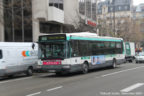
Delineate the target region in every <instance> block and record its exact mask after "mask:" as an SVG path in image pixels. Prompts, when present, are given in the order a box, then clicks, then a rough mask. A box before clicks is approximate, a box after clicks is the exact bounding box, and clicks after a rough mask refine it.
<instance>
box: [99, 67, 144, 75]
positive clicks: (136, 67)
mask: <svg viewBox="0 0 144 96" xmlns="http://www.w3.org/2000/svg"><path fill="white" fill-rule="evenodd" d="M143 67H144V66H141V67H136V68H131V69H127V70H122V71H118V72H114V73H110V74H105V75H102V76H101V77H106V76H110V75H115V74H118V73H122V72H127V71H131V70H135V69H139V68H143Z"/></svg>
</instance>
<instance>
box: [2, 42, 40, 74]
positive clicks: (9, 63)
mask: <svg viewBox="0 0 144 96" xmlns="http://www.w3.org/2000/svg"><path fill="white" fill-rule="evenodd" d="M37 60H38V45H37V44H36V43H9V42H0V76H13V75H14V74H17V73H22V72H24V73H26V74H27V75H29V76H30V75H32V74H33V70H34V69H35V68H36V65H37Z"/></svg>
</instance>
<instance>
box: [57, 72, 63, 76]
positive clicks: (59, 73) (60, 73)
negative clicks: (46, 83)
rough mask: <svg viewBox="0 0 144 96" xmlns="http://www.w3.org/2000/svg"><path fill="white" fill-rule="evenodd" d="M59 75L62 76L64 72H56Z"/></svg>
mask: <svg viewBox="0 0 144 96" xmlns="http://www.w3.org/2000/svg"><path fill="white" fill-rule="evenodd" d="M55 74H56V75H57V76H61V75H62V74H63V73H62V72H56V73H55Z"/></svg>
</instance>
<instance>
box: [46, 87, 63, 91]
mask: <svg viewBox="0 0 144 96" xmlns="http://www.w3.org/2000/svg"><path fill="white" fill-rule="evenodd" d="M60 88H63V86H59V87H55V88H51V89H48V90H47V92H50V91H53V90H57V89H60Z"/></svg>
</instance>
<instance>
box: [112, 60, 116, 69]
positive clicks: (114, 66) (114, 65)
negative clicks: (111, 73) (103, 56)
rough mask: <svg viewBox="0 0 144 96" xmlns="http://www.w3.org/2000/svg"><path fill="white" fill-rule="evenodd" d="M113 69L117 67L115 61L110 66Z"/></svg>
mask: <svg viewBox="0 0 144 96" xmlns="http://www.w3.org/2000/svg"><path fill="white" fill-rule="evenodd" d="M111 67H112V68H113V69H114V68H116V67H117V64H116V60H113V64H112V66H111Z"/></svg>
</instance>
